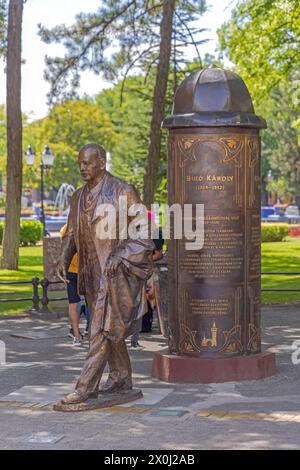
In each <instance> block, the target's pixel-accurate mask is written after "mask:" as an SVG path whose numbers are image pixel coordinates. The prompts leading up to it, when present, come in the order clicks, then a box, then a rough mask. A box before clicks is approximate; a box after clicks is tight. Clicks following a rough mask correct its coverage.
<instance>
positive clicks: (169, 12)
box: [143, 0, 176, 207]
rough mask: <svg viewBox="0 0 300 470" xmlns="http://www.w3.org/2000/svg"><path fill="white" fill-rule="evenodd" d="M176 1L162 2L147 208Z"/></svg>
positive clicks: (152, 191)
mask: <svg viewBox="0 0 300 470" xmlns="http://www.w3.org/2000/svg"><path fill="white" fill-rule="evenodd" d="M175 3H176V0H164V3H163V18H162V22H161V25H160V37H161V40H160V50H159V62H158V67H157V74H156V82H155V88H154V98H153V110H152V120H151V130H150V145H149V150H148V156H147V163H146V172H145V177H144V197H143V200H144V204H145V205H146V206H147V207H150V205H151V204H152V203H153V202H154V194H155V189H156V181H157V176H158V172H159V160H160V143H161V130H160V128H161V122H162V120H163V118H164V113H165V101H166V92H167V84H168V73H169V66H170V58H171V43H172V29H173V16H174V10H175Z"/></svg>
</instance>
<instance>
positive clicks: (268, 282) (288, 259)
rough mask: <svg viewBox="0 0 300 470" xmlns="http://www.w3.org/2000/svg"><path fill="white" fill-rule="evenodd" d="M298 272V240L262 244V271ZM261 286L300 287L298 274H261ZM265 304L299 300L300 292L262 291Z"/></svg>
mask: <svg viewBox="0 0 300 470" xmlns="http://www.w3.org/2000/svg"><path fill="white" fill-rule="evenodd" d="M264 271H269V272H270V271H271V272H278V271H283V272H289V271H290V272H300V240H299V239H294V238H288V239H287V240H286V241H284V242H272V243H271V242H270V243H263V244H262V272H264ZM262 288H266V289H267V288H270V289H300V276H285V275H279V276H268V275H265V276H264V275H263V276H262ZM262 299H263V302H264V303H266V304H285V303H291V302H295V301H297V300H300V292H295V293H293V292H263V293H262Z"/></svg>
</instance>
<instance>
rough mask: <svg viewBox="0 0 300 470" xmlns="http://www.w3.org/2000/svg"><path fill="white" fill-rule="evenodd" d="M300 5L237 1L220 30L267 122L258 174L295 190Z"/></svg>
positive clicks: (299, 163)
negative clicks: (228, 18)
mask: <svg viewBox="0 0 300 470" xmlns="http://www.w3.org/2000/svg"><path fill="white" fill-rule="evenodd" d="M299 37H300V3H299V1H298V0H241V1H239V2H238V4H237V6H236V7H235V8H234V9H233V11H232V16H231V19H230V20H229V21H228V22H227V23H225V24H224V25H223V26H222V28H221V29H220V30H219V39H220V48H221V50H222V51H223V53H224V54H226V55H227V57H228V58H229V59H230V60H231V61H232V62H233V63H234V64H235V70H236V71H237V73H239V74H240V75H241V77H242V78H243V79H244V80H245V82H246V84H247V86H248V88H249V90H250V93H251V95H252V97H253V99H254V104H255V110H256V112H257V113H258V114H261V115H263V116H264V117H265V118H266V119H267V122H268V129H267V130H266V131H264V132H263V134H262V143H263V146H262V156H263V159H262V175H263V176H266V174H267V172H268V170H269V169H272V172H273V175H274V182H273V186H274V185H276V184H278V185H279V186H280V185H281V186H280V187H282V180H283V179H285V181H286V182H287V185H286V188H285V190H286V192H287V193H288V194H289V195H295V194H299V191H300V149H299V142H298V140H299V137H298V136H299V131H300V120H299V111H300V106H299V105H300V86H299V84H300V74H299V66H300V42H299Z"/></svg>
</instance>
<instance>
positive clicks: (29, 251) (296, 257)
mask: <svg viewBox="0 0 300 470" xmlns="http://www.w3.org/2000/svg"><path fill="white" fill-rule="evenodd" d="M42 263H43V259H42V247H41V246H37V247H22V248H20V263H19V270H18V271H8V270H5V269H0V281H12V280H19V281H21V280H31V279H32V278H33V277H34V276H37V277H39V278H40V279H41V278H42V277H43V264H42ZM262 271H263V272H264V271H275V272H276V271H291V272H295V271H298V272H300V240H297V239H287V241H284V242H276V243H263V244H262ZM262 287H263V288H272V289H300V275H299V276H284V275H279V276H266V275H263V276H262ZM15 291H18V292H19V293H20V297H23V296H24V297H31V296H32V286H31V285H18V286H2V285H0V292H15ZM40 295H41V293H40ZM54 295H57V293H50V295H49V296H50V297H51V296H54ZM59 297H65V292H64V291H61V292H60V293H59ZM262 298H263V302H264V303H266V304H276V303H277V304H284V303H291V302H295V301H297V300H300V292H297V293H291V292H263V294H262ZM31 305H32V303H31V302H15V303H13V302H12V303H2V302H0V315H1V314H2V315H3V314H15V313H22V312H24V310H27V309H29V308H30V307H31ZM54 305H55V307H58V308H59V307H61V306H63V307H64V308H66V303H65V302H63V303H56V302H55V304H54V303H52V304H51V307H53V306H54Z"/></svg>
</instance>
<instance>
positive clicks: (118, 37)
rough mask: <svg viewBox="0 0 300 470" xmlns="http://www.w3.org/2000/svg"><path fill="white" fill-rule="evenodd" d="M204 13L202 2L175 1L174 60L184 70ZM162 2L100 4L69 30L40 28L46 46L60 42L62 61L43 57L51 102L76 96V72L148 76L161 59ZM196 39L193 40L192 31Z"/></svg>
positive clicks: (107, 0)
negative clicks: (142, 74) (87, 71)
mask: <svg viewBox="0 0 300 470" xmlns="http://www.w3.org/2000/svg"><path fill="white" fill-rule="evenodd" d="M205 9H206V1H205V0H177V2H176V9H175V15H174V23H173V24H174V28H173V40H172V62H173V63H174V62H176V69H177V70H179V69H180V67H182V66H184V64H185V59H184V53H183V51H184V48H186V46H191V47H193V48H194V50H195V55H197V56H198V57H199V59H200V55H199V51H197V46H198V45H199V44H200V43H202V42H203V39H202V38H200V36H199V34H200V33H201V32H203V31H204V29H201V28H199V25H198V24H197V27H196V26H195V24H196V23H195V22H196V21H199V18H200V16H201V15H202V14H203V12H204V11H205ZM162 13H163V0H146V1H145V0H103V1H102V2H101V7H100V8H99V9H98V10H97V12H95V13H80V14H79V15H77V16H76V22H75V23H74V24H73V25H72V26H71V27H69V26H66V25H59V26H56V27H55V28H53V29H47V28H46V27H45V26H42V25H40V35H41V37H42V39H43V40H44V41H45V42H46V43H52V42H59V43H63V45H64V46H65V48H66V54H65V56H64V57H49V56H47V57H46V65H47V69H46V71H45V77H46V79H47V80H49V81H50V83H51V91H50V98H51V99H54V100H55V99H57V98H61V97H63V98H64V99H66V98H67V97H69V96H70V95H71V96H73V95H74V91H75V89H76V88H77V86H78V85H79V81H80V73H81V72H83V71H85V70H91V71H93V72H95V73H103V76H104V78H106V79H107V80H109V81H116V80H118V79H119V78H120V77H127V76H129V75H130V74H132V73H136V71H137V70H138V69H139V70H143V71H144V72H145V73H146V74H147V73H148V71H150V70H151V68H153V67H155V66H156V65H157V63H158V60H159V45H160V36H159V26H160V23H161V21H162ZM196 32H197V35H196V36H195V33H196Z"/></svg>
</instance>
